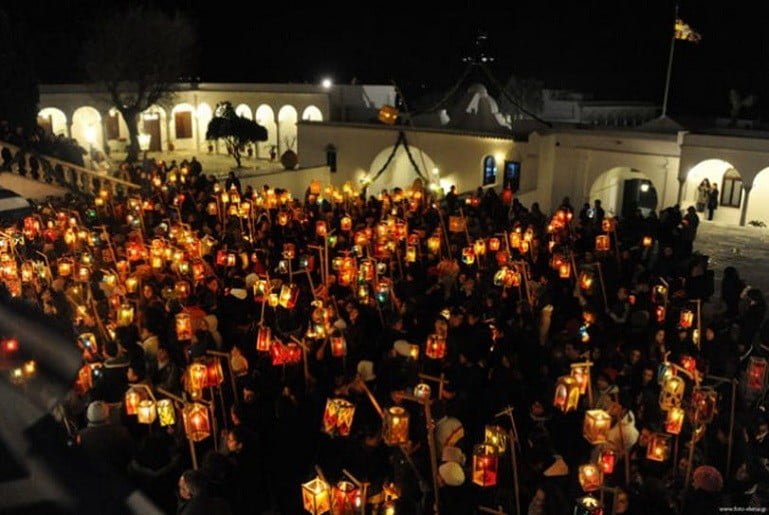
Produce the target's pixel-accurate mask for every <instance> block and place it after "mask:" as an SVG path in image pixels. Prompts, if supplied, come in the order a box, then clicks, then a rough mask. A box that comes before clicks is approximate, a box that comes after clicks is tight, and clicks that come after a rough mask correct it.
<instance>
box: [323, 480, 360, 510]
mask: <svg viewBox="0 0 769 515" xmlns="http://www.w3.org/2000/svg"><path fill="white" fill-rule="evenodd" d="M331 496H332V498H333V501H332V503H331V513H333V514H334V515H353V514H354V513H357V512H358V511H359V510H360V506H361V503H362V499H361V493H360V491H359V489H358V487H356V486H355V485H354V484H353V483H351V482H349V481H339V482H338V483H337V484H336V486H334V487H333V488H332V491H331Z"/></svg>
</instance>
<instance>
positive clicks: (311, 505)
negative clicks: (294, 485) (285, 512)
mask: <svg viewBox="0 0 769 515" xmlns="http://www.w3.org/2000/svg"><path fill="white" fill-rule="evenodd" d="M302 504H303V505H304V509H305V510H307V511H308V512H310V513H311V514H312V515H322V514H323V513H326V512H327V511H331V496H330V489H329V486H328V483H326V482H325V481H323V480H322V479H321V478H319V477H316V478H315V479H313V480H312V481H310V482H308V483H303V484H302Z"/></svg>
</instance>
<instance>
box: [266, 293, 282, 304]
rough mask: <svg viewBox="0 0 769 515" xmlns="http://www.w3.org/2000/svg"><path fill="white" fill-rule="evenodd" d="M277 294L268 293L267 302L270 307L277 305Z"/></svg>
mask: <svg viewBox="0 0 769 515" xmlns="http://www.w3.org/2000/svg"><path fill="white" fill-rule="evenodd" d="M278 302H279V299H278V294H277V293H270V295H269V296H268V297H267V303H268V304H269V305H270V307H271V308H276V307H278Z"/></svg>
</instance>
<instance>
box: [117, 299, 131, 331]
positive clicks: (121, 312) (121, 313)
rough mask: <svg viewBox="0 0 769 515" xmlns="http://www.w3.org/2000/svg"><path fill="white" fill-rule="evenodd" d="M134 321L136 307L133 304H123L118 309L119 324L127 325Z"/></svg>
mask: <svg viewBox="0 0 769 515" xmlns="http://www.w3.org/2000/svg"><path fill="white" fill-rule="evenodd" d="M133 321H134V307H133V306H132V305H131V304H122V305H121V306H120V308H118V311H117V325H119V326H121V327H125V326H128V325H131V324H132V323H133Z"/></svg>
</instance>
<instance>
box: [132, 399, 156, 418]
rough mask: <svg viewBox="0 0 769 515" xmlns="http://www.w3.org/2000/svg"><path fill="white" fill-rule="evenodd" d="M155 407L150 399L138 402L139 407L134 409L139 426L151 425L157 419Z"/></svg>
mask: <svg viewBox="0 0 769 515" xmlns="http://www.w3.org/2000/svg"><path fill="white" fill-rule="evenodd" d="M157 415H158V412H157V406H155V401H153V400H152V399H145V400H143V401H141V402H139V406H138V407H137V408H136V420H137V421H138V422H139V423H140V424H152V423H153V422H155V419H156V418H157Z"/></svg>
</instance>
